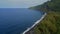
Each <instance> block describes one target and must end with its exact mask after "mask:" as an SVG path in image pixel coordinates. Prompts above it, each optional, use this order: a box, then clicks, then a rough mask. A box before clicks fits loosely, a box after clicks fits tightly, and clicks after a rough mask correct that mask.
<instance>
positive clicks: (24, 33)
mask: <svg viewBox="0 0 60 34" xmlns="http://www.w3.org/2000/svg"><path fill="white" fill-rule="evenodd" d="M46 15H47V13H45V14H44V15H42V17H41V18H40V19H39V20H37V21H36V22H35V24H33V25H32V26H31V27H29V28H28V29H27V30H25V31H24V32H23V33H22V34H26V33H27V32H28V31H30V30H31V29H33V28H34V27H35V26H36V25H37V24H38V23H39V22H41V21H42V20H43V19H44V17H45V16H46Z"/></svg>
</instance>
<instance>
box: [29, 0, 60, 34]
mask: <svg viewBox="0 0 60 34" xmlns="http://www.w3.org/2000/svg"><path fill="white" fill-rule="evenodd" d="M30 9H34V10H40V11H44V12H46V13H47V15H46V17H45V18H44V19H43V20H42V21H41V22H40V23H39V24H38V25H37V26H36V27H35V28H34V34H60V0H51V1H47V2H45V3H44V4H42V5H38V6H34V7H31V8H30Z"/></svg>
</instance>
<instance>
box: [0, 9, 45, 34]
mask: <svg viewBox="0 0 60 34" xmlns="http://www.w3.org/2000/svg"><path fill="white" fill-rule="evenodd" d="M43 14H44V12H42V11H36V10H31V9H25V8H0V34H21V33H23V32H24V31H25V30H26V29H27V28H29V27H31V26H32V25H33V24H34V23H35V22H36V21H37V20H39V19H40V18H41V17H42V15H43Z"/></svg>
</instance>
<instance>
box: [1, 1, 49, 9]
mask: <svg viewBox="0 0 60 34" xmlns="http://www.w3.org/2000/svg"><path fill="white" fill-rule="evenodd" d="M46 1H48V0H0V8H28V7H32V6H37V5H40V4H42V3H44V2H46Z"/></svg>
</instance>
